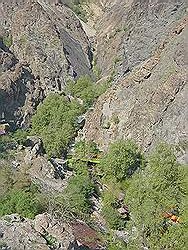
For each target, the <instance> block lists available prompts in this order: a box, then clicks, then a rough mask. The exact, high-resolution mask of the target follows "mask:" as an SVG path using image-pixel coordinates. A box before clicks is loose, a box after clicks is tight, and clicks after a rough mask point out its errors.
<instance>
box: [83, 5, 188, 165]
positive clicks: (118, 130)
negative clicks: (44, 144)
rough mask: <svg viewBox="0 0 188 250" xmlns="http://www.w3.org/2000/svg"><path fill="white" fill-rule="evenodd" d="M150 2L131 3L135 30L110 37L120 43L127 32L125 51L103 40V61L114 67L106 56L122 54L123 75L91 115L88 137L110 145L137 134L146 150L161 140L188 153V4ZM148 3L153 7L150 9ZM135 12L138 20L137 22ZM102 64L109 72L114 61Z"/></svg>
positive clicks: (104, 146)
mask: <svg viewBox="0 0 188 250" xmlns="http://www.w3.org/2000/svg"><path fill="white" fill-rule="evenodd" d="M146 2H147V1H144V2H143V3H142V5H141V8H135V4H136V2H135V1H134V2H133V3H132V5H131V6H130V8H131V10H132V11H134V10H135V11H136V13H137V12H138V11H139V13H137V14H134V15H133V13H134V12H133V13H132V12H131V13H130V12H129V15H125V16H124V17H125V18H128V20H129V22H130V23H129V24H130V26H129V25H128V24H127V27H129V28H128V29H129V31H125V32H122V31H121V32H117V33H116V36H115V37H114V38H110V39H112V41H113V42H115V41H116V37H118V39H120V36H121V34H122V35H123V33H124V38H123V40H121V47H124V52H123V50H121V48H120V47H119V49H118V48H115V47H114V46H113V44H112V43H110V42H109V41H110V39H109V38H108V42H109V48H110V49H113V48H114V49H115V51H116V52H115V53H113V52H112V51H109V50H108V46H101V43H100V42H99V44H98V46H99V49H101V53H100V52H99V53H98V55H99V57H100V56H101V57H102V59H99V61H100V63H101V64H103V63H104V64H105V65H106V66H107V65H109V68H110V67H111V66H110V65H111V59H110V58H108V59H106V60H105V56H106V57H110V55H111V56H112V55H114V54H115V56H117V53H120V56H121V58H120V59H119V60H117V61H116V64H115V65H114V69H115V70H116V72H118V71H119V72H120V71H121V73H120V74H119V76H118V74H117V73H116V84H115V85H114V86H113V87H112V88H111V89H110V90H109V91H107V92H106V93H105V94H104V95H103V96H101V97H100V98H99V100H98V101H97V103H96V105H95V107H94V110H93V111H92V112H90V113H89V114H88V117H87V122H86V125H85V128H84V131H85V136H86V138H87V139H89V140H95V141H96V142H97V143H98V144H99V145H100V146H101V148H102V149H104V150H106V149H107V147H108V145H109V143H110V142H111V141H114V140H116V139H118V138H125V139H127V138H131V139H134V140H135V141H136V142H138V143H139V144H140V145H141V146H143V148H145V149H146V150H148V149H149V148H151V147H152V146H154V145H155V144H156V143H157V142H159V141H161V140H162V141H163V140H164V141H167V142H168V143H175V144H178V145H180V148H181V150H182V151H183V153H185V154H186V152H184V150H185V148H184V147H183V146H182V145H183V144H184V145H185V142H186V141H187V139H188V131H187V127H188V120H187V119H188V116H187V114H188V110H187V100H188V98H187V97H188V95H187V93H188V92H187V87H188V86H187V64H188V58H187V54H188V51H187V41H186V40H187V32H188V30H187V18H186V11H185V8H184V7H185V5H184V4H183V2H173V1H170V3H169V4H167V3H165V4H164V3H163V2H162V1H159V3H158V4H156V5H155V8H154V7H153V8H151V7H152V6H150V4H149V3H148V6H147V3H146ZM116 7H117V6H116ZM144 8H145V10H147V11H145V12H144ZM150 8H151V9H150ZM114 13H116V12H114ZM133 17H134V18H135V20H134V24H133V23H132V24H131V20H132V19H131V18H133ZM109 19H110V15H109ZM104 23H105V24H106V22H102V24H104ZM118 23H120V24H122V23H121V22H118ZM130 28H131V29H132V30H131V32H130ZM100 30H101V29H100ZM110 30H111V29H110ZM102 32H104V29H102V31H101V33H102ZM118 33H119V34H118ZM99 37H100V36H99ZM103 41H104V40H103ZM119 41H120V40H119ZM102 48H103V50H102ZM106 49H107V50H106ZM102 53H103V54H102ZM106 61H107V62H106ZM102 68H103V72H104V71H105V70H107V71H108V66H107V67H104V66H102ZM122 70H123V71H122ZM104 74H105V72H104ZM185 158H186V159H187V156H185ZM186 161H187V160H186Z"/></svg>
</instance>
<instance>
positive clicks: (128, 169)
mask: <svg viewBox="0 0 188 250" xmlns="http://www.w3.org/2000/svg"><path fill="white" fill-rule="evenodd" d="M143 164H144V159H143V155H142V154H141V152H140V150H139V149H138V147H137V146H136V145H135V144H134V143H133V142H131V141H123V140H120V141H117V142H115V143H113V144H111V145H110V148H109V152H108V153H107V155H105V156H104V158H103V159H102V160H101V164H100V168H101V170H102V172H104V174H105V175H110V176H114V177H115V178H116V179H117V180H118V181H122V180H124V179H126V178H127V177H130V176H131V175H132V174H133V173H134V172H135V171H136V170H137V169H139V168H141V167H142V166H143Z"/></svg>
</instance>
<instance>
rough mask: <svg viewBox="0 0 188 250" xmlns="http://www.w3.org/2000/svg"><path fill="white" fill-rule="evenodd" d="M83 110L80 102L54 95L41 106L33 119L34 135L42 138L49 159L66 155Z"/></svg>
mask: <svg viewBox="0 0 188 250" xmlns="http://www.w3.org/2000/svg"><path fill="white" fill-rule="evenodd" d="M82 112H83V109H82V107H81V105H79V104H78V102H75V101H72V102H70V101H68V100H67V99H66V98H65V97H64V96H60V95H58V94H52V95H50V96H48V97H47V98H46V99H45V100H44V102H43V103H42V104H41V105H39V107H38V109H37V113H36V115H34V116H33V118H32V133H34V134H37V135H39V136H41V137H42V140H43V143H44V147H45V150H46V152H47V154H48V156H49V157H51V156H60V155H61V154H62V153H65V152H66V150H67V147H68V145H69V143H70V141H71V140H72V139H73V138H74V136H75V133H76V131H77V129H78V125H77V122H76V120H77V117H78V116H79V115H80V114H82Z"/></svg>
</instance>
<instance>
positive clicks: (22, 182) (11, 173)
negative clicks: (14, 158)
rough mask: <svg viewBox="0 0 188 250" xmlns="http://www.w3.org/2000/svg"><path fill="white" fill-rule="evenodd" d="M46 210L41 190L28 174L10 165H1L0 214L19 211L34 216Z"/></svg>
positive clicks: (25, 215)
mask: <svg viewBox="0 0 188 250" xmlns="http://www.w3.org/2000/svg"><path fill="white" fill-rule="evenodd" d="M44 210H45V205H44V203H43V202H42V199H41V195H40V191H39V189H38V188H37V186H35V185H34V184H32V183H31V181H30V179H29V177H28V176H27V175H26V174H25V173H21V172H17V171H16V170H13V169H12V168H11V167H9V166H7V167H5V166H0V216H3V215H6V214H12V213H18V214H20V215H21V216H23V217H27V218H34V217H35V215H37V214H39V213H41V212H43V211H44Z"/></svg>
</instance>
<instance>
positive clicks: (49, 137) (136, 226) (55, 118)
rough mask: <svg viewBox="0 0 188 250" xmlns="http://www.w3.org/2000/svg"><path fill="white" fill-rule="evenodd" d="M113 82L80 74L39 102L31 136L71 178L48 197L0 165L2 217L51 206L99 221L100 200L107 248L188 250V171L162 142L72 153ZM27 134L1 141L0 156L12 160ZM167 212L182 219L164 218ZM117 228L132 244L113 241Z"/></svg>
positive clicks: (87, 145) (88, 146) (80, 146)
mask: <svg viewBox="0 0 188 250" xmlns="http://www.w3.org/2000/svg"><path fill="white" fill-rule="evenodd" d="M107 85H108V83H105V84H103V85H101V86H97V85H95V83H93V82H92V80H91V79H90V78H89V77H82V78H80V79H78V80H77V82H69V84H68V85H67V87H66V89H65V93H64V94H62V95H59V94H51V95H49V96H48V97H47V98H46V99H45V100H44V102H43V103H42V104H40V105H39V107H38V109H37V112H36V115H34V116H33V119H32V129H31V133H32V134H36V135H38V136H40V137H41V138H42V141H43V143H44V148H45V150H46V153H47V154H48V157H56V156H62V155H63V156H64V157H67V158H68V168H69V169H72V171H73V176H72V177H71V178H70V180H69V183H68V185H67V187H66V188H65V189H64V191H63V192H62V193H58V194H54V195H53V197H52V196H50V197H48V196H45V195H44V194H43V198H42V196H41V194H40V190H39V189H38V188H37V187H36V186H35V185H33V184H32V183H31V181H30V180H29V177H28V176H27V174H26V173H25V172H20V171H15V170H14V169H13V168H12V167H10V166H7V167H5V165H4V166H0V216H2V215H5V214H10V213H19V214H21V215H22V216H24V217H29V218H33V217H34V216H35V215H36V214H38V213H40V212H42V211H45V209H46V208H47V207H46V204H47V203H48V204H50V206H51V211H55V213H56V215H58V216H61V217H62V216H64V218H67V219H70V220H71V219H73V218H80V219H84V220H85V221H87V222H89V223H93V222H94V219H93V217H92V216H91V215H92V212H93V203H92V202H93V201H92V198H93V196H94V197H95V198H96V199H98V198H99V197H100V198H101V201H102V202H101V204H100V205H101V210H100V213H101V215H102V216H103V218H104V219H105V221H106V225H105V226H106V227H107V228H108V232H109V234H108V235H105V238H106V241H107V244H108V249H110V250H113V249H117V247H118V249H120V250H121V249H122V250H123V249H141V248H143V247H144V246H147V247H149V248H150V249H156V250H161V249H175V250H183V249H186V247H185V246H186V243H187V237H186V234H187V232H188V229H187V226H188V225H187V223H186V217H187V216H188V214H187V210H186V205H187V202H188V201H187V196H186V195H187V190H188V187H187V183H188V182H187V183H186V181H187V179H186V178H187V175H185V173H186V172H187V170H186V168H185V167H184V166H182V165H180V164H179V163H177V160H176V157H175V155H174V152H173V149H172V148H171V147H169V146H168V145H166V144H161V145H159V146H158V147H157V148H156V149H155V150H154V151H153V152H152V153H151V154H150V155H145V154H144V153H143V152H142V151H141V150H140V148H139V147H138V146H137V145H136V144H135V143H134V142H132V141H125V140H120V141H116V142H114V143H112V144H111V145H110V147H109V150H108V153H103V152H100V151H99V149H98V148H97V145H96V144H95V143H94V142H88V141H79V142H77V143H76V144H75V145H74V150H73V152H72V151H71V152H72V153H71V154H70V152H69V151H68V149H69V146H70V144H71V143H72V141H73V140H74V138H75V135H76V133H77V131H78V129H79V128H80V127H81V126H82V125H81V124H80V122H79V121H80V118H82V115H83V114H84V113H85V112H86V111H87V110H88V109H89V108H90V107H91V106H92V105H93V103H94V101H95V100H96V98H97V97H98V96H99V95H100V94H101V93H103V92H104V91H105V89H106V87H107ZM115 118H116V117H115ZM115 118H114V119H115ZM81 120H82V119H81ZM115 120H116V122H118V120H117V118H116V119H115ZM27 134H28V131H21V130H18V131H17V132H15V133H13V134H10V135H9V136H3V137H1V138H0V157H1V159H5V160H6V159H7V158H8V159H9V158H10V157H11V151H14V147H15V145H17V144H24V142H25V140H26V137H27ZM68 152H69V154H68ZM120 194H123V198H122V197H121V199H120V198H119V196H120ZM123 210H124V212H122V211H123ZM169 213H171V214H173V216H174V217H175V219H177V221H172V220H171V218H169V217H166V214H169ZM113 230H126V231H128V232H129V233H130V235H129V242H128V243H125V242H123V241H120V240H117V239H116V238H114V234H113V232H114V231H113ZM177 239H178V240H177Z"/></svg>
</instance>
